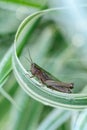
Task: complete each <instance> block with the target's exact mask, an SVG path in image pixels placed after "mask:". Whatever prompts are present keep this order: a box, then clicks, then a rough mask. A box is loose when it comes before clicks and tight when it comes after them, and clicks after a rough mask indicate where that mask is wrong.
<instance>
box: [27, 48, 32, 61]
mask: <svg viewBox="0 0 87 130" xmlns="http://www.w3.org/2000/svg"><path fill="white" fill-rule="evenodd" d="M28 54H29V58H30V60H29V61H30V62H31V63H33V60H32V58H31V54H30V50H29V48H28Z"/></svg>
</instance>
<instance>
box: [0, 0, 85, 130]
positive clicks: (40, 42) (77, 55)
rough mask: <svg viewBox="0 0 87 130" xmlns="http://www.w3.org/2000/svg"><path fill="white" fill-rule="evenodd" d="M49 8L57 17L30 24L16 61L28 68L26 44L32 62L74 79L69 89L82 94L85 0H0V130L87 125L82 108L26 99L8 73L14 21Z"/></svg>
mask: <svg viewBox="0 0 87 130" xmlns="http://www.w3.org/2000/svg"><path fill="white" fill-rule="evenodd" d="M50 8H59V12H58V15H57V16H56V14H55V15H52V14H51V15H49V16H48V17H45V18H44V20H42V19H40V20H39V21H38V22H37V24H36V25H35V26H34V27H33V28H32V30H31V32H30V33H29V35H28V36H29V38H28V40H27V41H25V44H24V45H23V47H20V51H19V55H20V60H21V63H22V64H23V66H24V67H25V68H26V70H28V69H29V64H28V63H27V61H26V59H25V58H24V56H26V55H27V53H28V52H27V51H26V50H27V48H28V47H29V48H30V51H31V56H32V59H33V60H34V61H35V62H36V63H37V64H39V65H40V66H42V67H44V68H45V69H46V70H47V71H48V72H50V73H52V75H55V76H56V77H57V78H58V79H60V80H61V81H65V82H73V83H74V89H73V93H75V94H76V93H78V94H81V93H82V94H86V93H87V43H86V42H87V26H86V23H87V1H86V0H83V1H81V0H77V1H75V0H66V1H64V0H61V1H58V0H37V1H35V0H0V130H6V129H8V130H67V129H68V130H86V129H87V123H86V122H87V111H86V109H83V110H82V111H79V110H68V109H67V110H65V109H64V107H62V108H53V107H51V106H47V105H44V104H42V103H40V102H38V101H36V100H34V99H33V98H31V97H29V96H28V95H27V94H26V93H25V92H24V90H22V89H21V87H20V85H19V84H18V83H17V81H16V79H15V76H14V74H13V69H12V59H11V58H12V57H11V56H12V48H13V43H14V38H15V34H16V31H17V29H18V27H19V25H20V23H21V22H22V21H23V20H24V18H26V17H27V16H29V15H30V14H32V13H35V12H37V11H40V10H44V9H50ZM8 68H9V69H8ZM86 97H87V96H86ZM83 102H84V99H83ZM85 105H86V104H85Z"/></svg>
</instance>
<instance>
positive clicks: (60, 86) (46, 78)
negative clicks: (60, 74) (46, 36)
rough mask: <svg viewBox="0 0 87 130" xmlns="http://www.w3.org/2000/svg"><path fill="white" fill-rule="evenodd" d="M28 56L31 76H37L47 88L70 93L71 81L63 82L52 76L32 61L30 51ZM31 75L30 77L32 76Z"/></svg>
mask: <svg viewBox="0 0 87 130" xmlns="http://www.w3.org/2000/svg"><path fill="white" fill-rule="evenodd" d="M29 57H30V60H29V59H28V58H26V57H25V58H26V59H27V60H28V61H29V62H30V63H31V68H30V72H31V74H32V77H37V79H39V81H40V82H41V83H42V84H44V85H46V86H47V87H48V88H51V89H53V90H56V91H60V92H63V93H71V89H73V85H74V84H73V83H64V82H62V81H59V80H58V79H56V78H55V77H54V76H52V75H51V74H50V73H49V72H47V71H46V70H44V69H43V68H41V67H40V66H39V65H37V64H36V63H34V62H33V61H32V59H31V55H30V51H29ZM32 77H31V78H32Z"/></svg>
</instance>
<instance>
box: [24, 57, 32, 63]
mask: <svg viewBox="0 0 87 130" xmlns="http://www.w3.org/2000/svg"><path fill="white" fill-rule="evenodd" d="M24 58H25V59H26V60H27V61H28V62H29V63H30V64H31V61H30V60H29V59H28V58H27V57H25V56H24Z"/></svg>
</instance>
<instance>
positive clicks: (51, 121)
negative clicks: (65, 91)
mask: <svg viewBox="0 0 87 130" xmlns="http://www.w3.org/2000/svg"><path fill="white" fill-rule="evenodd" d="M70 115H71V114H70V111H64V110H59V109H54V110H53V111H52V112H50V114H48V115H47V117H46V118H45V120H43V122H42V123H41V124H40V125H39V128H38V129H37V130H56V129H58V127H60V126H61V125H62V124H63V123H64V122H66V121H67V119H69V117H70Z"/></svg>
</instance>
